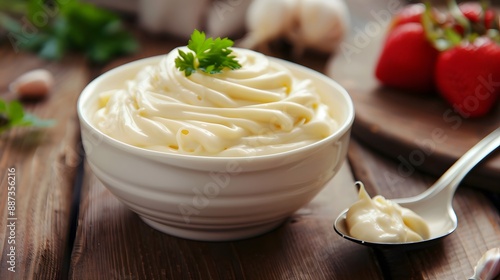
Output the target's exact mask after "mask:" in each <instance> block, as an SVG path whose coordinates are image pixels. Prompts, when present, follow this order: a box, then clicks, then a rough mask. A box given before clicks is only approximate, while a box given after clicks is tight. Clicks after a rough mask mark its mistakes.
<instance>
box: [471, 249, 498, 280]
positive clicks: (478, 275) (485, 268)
mask: <svg viewBox="0 0 500 280" xmlns="http://www.w3.org/2000/svg"><path fill="white" fill-rule="evenodd" d="M496 277H500V248H493V249H490V250H488V251H486V253H484V255H483V256H482V257H481V259H479V261H478V262H477V265H476V267H475V268H474V275H473V276H472V277H470V279H469V280H490V279H491V280H492V279H495V278H496Z"/></svg>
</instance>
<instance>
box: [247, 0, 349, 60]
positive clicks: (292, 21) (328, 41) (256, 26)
mask: <svg viewBox="0 0 500 280" xmlns="http://www.w3.org/2000/svg"><path fill="white" fill-rule="evenodd" d="M246 20H247V30H248V34H247V35H246V36H245V37H244V38H243V40H242V41H241V42H239V43H238V46H240V47H243V48H258V47H265V46H266V44H267V43H268V42H269V41H271V40H274V39H278V38H286V39H288V40H289V41H290V42H291V43H292V44H293V47H294V53H295V54H296V55H300V54H302V52H303V51H304V50H305V49H312V50H316V51H319V52H323V53H331V52H334V51H335V50H336V48H337V47H338V46H339V45H340V43H341V41H342V39H343V38H344V36H345V34H346V33H347V29H348V27H349V20H350V19H349V11H348V8H347V5H346V3H345V2H344V0H273V1H266V0H254V1H253V2H252V3H251V4H250V6H249V8H248V11H247V19H246Z"/></svg>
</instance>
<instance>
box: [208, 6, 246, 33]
mask: <svg viewBox="0 0 500 280" xmlns="http://www.w3.org/2000/svg"><path fill="white" fill-rule="evenodd" d="M251 2H252V0H225V1H223V0H217V1H213V2H212V5H211V6H210V8H209V10H208V13H207V18H206V33H207V36H210V37H214V38H215V37H221V38H222V37H231V36H234V35H237V34H239V33H242V32H243V31H244V30H245V15H246V12H247V9H248V6H249V5H250V3H251Z"/></svg>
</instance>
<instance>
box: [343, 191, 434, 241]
mask: <svg viewBox="0 0 500 280" xmlns="http://www.w3.org/2000/svg"><path fill="white" fill-rule="evenodd" d="M346 223H347V228H348V230H349V234H350V235H351V236H352V237H354V238H357V239H360V240H365V241H370V242H378V243H400V242H414V241H420V240H423V239H428V238H429V237H430V230H429V226H428V225H427V223H426V222H425V221H424V219H422V218H421V217H420V216H418V215H417V214H416V213H415V212H413V211H411V210H410V209H407V208H403V207H401V206H400V205H398V204H397V203H395V202H393V201H390V200H387V199H385V198H384V197H382V196H379V195H378V196H375V197H374V198H373V199H371V198H370V196H369V195H368V193H367V192H366V190H365V188H364V186H363V185H362V184H361V188H360V190H359V200H358V201H357V202H355V203H354V204H353V205H352V206H351V207H350V208H349V211H348V212H347V216H346Z"/></svg>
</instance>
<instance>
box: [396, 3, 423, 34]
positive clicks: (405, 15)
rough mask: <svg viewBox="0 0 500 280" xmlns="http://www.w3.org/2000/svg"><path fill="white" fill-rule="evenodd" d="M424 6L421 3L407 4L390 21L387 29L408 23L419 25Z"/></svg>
mask: <svg viewBox="0 0 500 280" xmlns="http://www.w3.org/2000/svg"><path fill="white" fill-rule="evenodd" d="M424 11H425V6H424V5H423V4H422V3H416V4H408V5H406V6H404V7H403V8H402V9H401V10H400V11H399V12H398V13H397V14H396V15H395V16H394V18H393V19H392V21H391V24H390V27H389V29H393V28H395V27H397V26H399V25H403V24H406V23H410V22H415V23H420V20H421V18H422V14H423V13H424Z"/></svg>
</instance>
